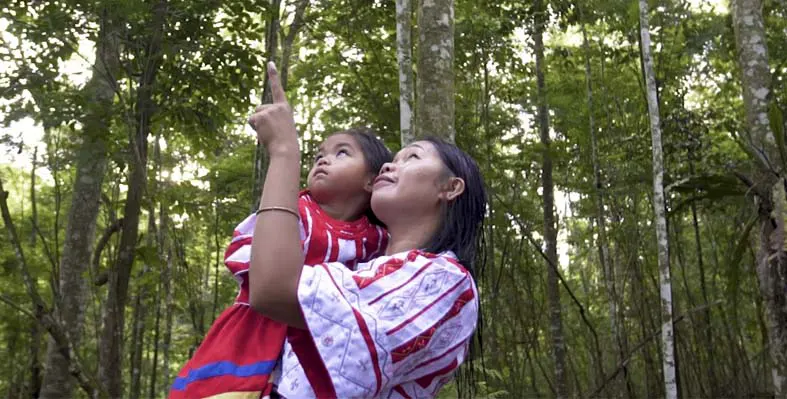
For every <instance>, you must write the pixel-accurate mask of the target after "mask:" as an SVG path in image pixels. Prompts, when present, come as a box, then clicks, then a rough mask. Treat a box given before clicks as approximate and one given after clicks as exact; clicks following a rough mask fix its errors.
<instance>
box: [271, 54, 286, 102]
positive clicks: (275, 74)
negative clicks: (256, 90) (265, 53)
mask: <svg viewBox="0 0 787 399" xmlns="http://www.w3.org/2000/svg"><path fill="white" fill-rule="evenodd" d="M268 82H270V85H271V96H272V97H273V103H274V104H275V103H286V102H287V96H286V95H285V94H284V89H283V88H282V87H281V78H279V71H278V70H276V64H274V63H273V61H271V62H269V63H268Z"/></svg>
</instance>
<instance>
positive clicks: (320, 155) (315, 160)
mask: <svg viewBox="0 0 787 399" xmlns="http://www.w3.org/2000/svg"><path fill="white" fill-rule="evenodd" d="M320 159H322V154H317V156H315V157H314V163H317V162H318V161H319V160H320Z"/></svg>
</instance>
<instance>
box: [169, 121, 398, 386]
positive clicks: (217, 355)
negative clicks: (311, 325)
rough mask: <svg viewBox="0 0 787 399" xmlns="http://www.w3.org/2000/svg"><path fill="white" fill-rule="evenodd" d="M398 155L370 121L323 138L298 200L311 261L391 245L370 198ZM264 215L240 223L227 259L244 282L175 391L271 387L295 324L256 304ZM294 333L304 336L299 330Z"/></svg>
mask: <svg viewBox="0 0 787 399" xmlns="http://www.w3.org/2000/svg"><path fill="white" fill-rule="evenodd" d="M392 158H393V157H392V155H391V152H390V151H389V150H388V149H387V148H386V147H385V145H383V143H382V142H380V140H378V139H377V138H376V137H375V136H374V135H373V133H372V131H371V130H370V129H363V128H356V129H350V130H345V131H341V132H338V133H335V134H333V135H331V136H330V137H328V138H327V139H326V140H325V141H324V142H323V143H322V144H321V145H320V147H319V152H318V154H317V157H316V158H315V161H314V165H313V166H312V169H311V170H310V171H309V176H308V182H307V186H308V189H306V190H304V191H302V192H301V194H300V196H299V200H298V208H299V209H298V211H299V214H300V222H301V223H300V230H301V244H302V246H303V252H304V256H305V262H304V263H305V264H307V265H313V264H320V263H323V262H333V261H338V262H344V263H346V264H349V265H351V266H354V265H355V264H356V263H358V262H364V261H367V260H369V259H372V258H374V257H375V256H376V255H378V254H381V253H383V252H384V251H385V246H386V244H387V241H388V235H387V232H386V231H385V229H383V228H382V227H380V226H378V225H375V224H373V223H372V222H371V221H370V220H369V219H370V217H371V218H372V219H373V220H375V221H376V219H375V218H374V216H373V214H372V213H371V210H370V208H369V201H370V198H371V192H372V185H373V181H374V178H375V177H376V176H377V172H378V171H379V170H380V168H381V167H382V165H383V164H384V163H386V162H390V161H391V160H392ZM367 215H368V216H367ZM256 219H257V215H256V214H252V215H250V216H249V217H247V218H246V219H245V220H244V221H242V222H241V223H240V224H239V225H238V226H237V227H236V228H235V231H234V232H233V238H232V242H231V243H230V244H229V246H228V248H227V250H226V252H225V254H224V263H225V264H226V266H227V268H228V269H229V270H230V272H232V274H233V275H234V276H235V278H236V279H237V280H238V282H239V284H240V293H239V294H238V296H237V298H236V299H235V304H234V305H233V306H232V307H230V308H229V309H227V310H225V311H224V312H223V313H222V314H221V315H220V316H219V317H218V318H217V319H216V321H215V322H214V323H213V326H211V328H210V330H209V331H208V334H207V335H206V337H205V340H204V341H203V342H202V344H201V345H200V346H199V348H197V351H196V353H194V356H192V358H191V359H190V360H189V361H188V362H187V363H186V365H185V366H183V369H182V370H181V371H180V373H178V377H177V378H176V379H175V382H174V383H173V385H172V388H171V390H170V393H169V397H170V398H171V399H178V398H204V397H209V396H213V395H219V394H224V395H221V397H222V398H230V397H232V398H236V397H237V398H261V397H264V396H266V395H268V394H270V391H271V389H272V386H271V384H270V383H269V380H270V374H271V372H272V371H273V369H274V367H275V366H276V363H277V361H278V358H279V355H280V353H281V350H282V347H283V344H284V340H285V337H286V336H287V330H288V327H287V325H285V324H282V323H279V322H276V321H273V320H271V319H268V318H267V317H265V316H263V315H261V314H259V313H257V312H256V311H255V310H254V309H252V308H251V307H250V306H249V304H248V298H249V281H248V269H249V263H248V262H249V251H250V249H251V240H252V233H253V231H254V224H255V222H256ZM290 330H295V329H290ZM290 335H291V336H293V337H294V338H295V339H297V335H298V334H297V332H293V331H291V334H290Z"/></svg>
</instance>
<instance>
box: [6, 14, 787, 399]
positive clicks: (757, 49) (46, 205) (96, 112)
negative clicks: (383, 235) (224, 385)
mask: <svg viewBox="0 0 787 399" xmlns="http://www.w3.org/2000/svg"><path fill="white" fill-rule="evenodd" d="M0 27H2V30H0V208H1V209H0V210H2V220H3V223H2V230H3V231H2V235H1V236H0V237H2V238H0V342H2V345H0V359H3V361H2V362H0V394H1V395H3V397H6V398H29V397H34V398H72V397H73V398H131V399H139V398H162V397H166V395H167V392H168V390H169V387H170V386H171V384H172V381H173V379H174V377H175V375H176V374H177V372H178V371H179V370H180V368H181V367H182V365H183V364H184V363H185V362H186V360H188V359H189V357H190V356H191V354H193V352H194V350H195V349H196V348H197V347H198V345H199V344H200V342H201V340H202V339H203V338H204V337H205V334H206V332H207V330H208V328H209V327H210V326H211V323H212V322H213V320H215V318H216V317H217V316H218V314H219V313H220V312H221V311H222V310H223V309H225V308H226V307H227V306H229V305H230V304H232V303H233V300H234V298H235V295H236V293H237V290H238V284H237V282H236V281H235V279H234V278H233V276H232V275H231V274H230V273H229V272H228V271H227V270H226V268H225V267H224V264H223V256H224V251H225V248H226V246H227V244H228V243H229V240H230V239H231V237H232V231H233V227H235V225H236V224H237V223H238V222H240V221H241V220H243V219H244V218H245V217H246V216H247V215H248V214H249V213H250V212H252V211H253V210H254V209H256V206H257V201H258V200H259V196H260V195H259V194H260V190H261V187H263V185H264V176H265V170H266V152H265V149H264V148H262V146H261V145H260V144H258V143H257V140H256V137H255V135H254V133H253V131H252V130H251V128H249V127H248V125H247V118H248V116H249V115H250V113H251V112H253V110H254V108H255V106H257V105H259V104H262V103H268V102H270V101H271V93H270V85H269V84H268V82H267V77H266V73H265V65H266V63H267V62H268V61H275V62H276V64H277V65H278V68H279V71H280V73H281V78H282V84H283V85H284V87H285V90H286V93H287V97H288V99H289V101H290V104H291V105H292V107H293V110H294V113H295V118H296V119H295V120H296V124H297V127H298V130H299V133H300V140H299V142H300V145H301V151H302V154H303V159H304V160H310V159H311V158H312V157H313V154H314V153H315V151H316V147H317V145H318V144H319V143H320V141H321V140H322V139H323V138H324V137H326V136H327V135H329V134H330V133H332V132H335V131H338V130H341V129H346V128H349V127H353V126H368V127H371V128H373V129H375V130H376V131H377V132H378V134H379V136H380V137H381V138H382V139H383V140H384V141H385V142H386V144H387V145H388V147H389V148H390V149H391V150H393V151H396V150H398V149H399V148H401V147H402V146H403V145H405V144H407V143H410V142H412V141H413V140H415V139H417V138H418V137H423V136H427V135H437V136H440V137H443V138H445V139H447V140H450V141H453V142H455V143H457V145H458V146H459V147H460V148H462V149H464V150H465V151H467V152H468V153H469V154H470V155H471V156H472V157H473V158H474V159H475V160H476V161H477V162H478V164H479V165H480V167H481V170H482V172H483V175H484V179H485V184H486V186H487V190H488V194H489V204H488V209H487V218H486V221H485V223H484V226H483V242H482V248H481V249H482V251H480V253H481V255H480V258H479V264H480V265H481V266H482V267H481V268H480V269H479V270H478V272H477V273H478V275H477V277H476V283H477V285H478V289H479V296H480V301H481V311H482V323H480V324H479V328H478V331H477V332H478V334H477V341H476V343H475V344H476V348H477V349H478V350H477V351H475V353H474V356H473V358H472V360H471V361H468V362H466V363H465V364H464V365H463V366H462V367H461V369H460V372H459V373H458V376H457V379H456V380H455V381H454V382H453V383H451V384H449V385H448V386H446V387H445V389H443V390H442V391H441V392H440V394H439V398H454V397H477V398H540V397H545V398H552V397H554V398H569V397H572V398H573V397H582V398H608V397H609V398H612V397H615V398H618V397H622V398H640V397H642V398H645V397H666V398H679V397H686V398H694V397H697V398H717V397H784V396H785V395H787V252H786V251H787V234H786V232H785V224H786V222H787V180H785V179H787V144H785V141H787V140H785V139H786V136H785V134H786V133H787V119H785V116H784V115H785V113H787V2H785V1H784V0H637V1H634V0H625V1H624V0H532V1H520V0H495V1H492V0H464V1H462V0H456V1H455V0H416V1H413V0H233V1H226V2H222V1H215V0H94V1H81V0H40V1H30V0H6V1H4V2H3V3H2V4H0ZM309 166H310V161H304V163H303V168H304V169H303V171H302V172H303V173H302V175H303V176H305V174H306V172H307V171H308V168H309ZM783 174H784V175H785V176H782V175H783Z"/></svg>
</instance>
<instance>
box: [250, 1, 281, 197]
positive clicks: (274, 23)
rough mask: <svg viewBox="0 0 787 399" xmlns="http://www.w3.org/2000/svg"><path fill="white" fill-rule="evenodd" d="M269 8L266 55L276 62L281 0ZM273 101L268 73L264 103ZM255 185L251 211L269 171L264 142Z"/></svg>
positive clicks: (257, 156)
mask: <svg viewBox="0 0 787 399" xmlns="http://www.w3.org/2000/svg"><path fill="white" fill-rule="evenodd" d="M269 7H270V8H269V9H268V22H267V28H266V32H267V33H266V35H265V55H266V57H267V58H268V61H272V62H276V50H277V48H278V43H279V25H280V21H279V12H280V8H281V0H272V1H271V4H270V6H269ZM272 102H273V98H272V96H271V88H270V83H269V82H268V74H267V73H266V74H265V76H264V77H263V79H262V104H270V103H272ZM254 154H255V155H254V186H253V187H252V189H251V211H252V212H254V211H255V210H257V208H259V207H260V197H261V193H262V186H263V185H265V174H267V173H268V153H267V151H266V150H265V147H264V146H263V145H262V143H260V142H257V149H256V151H255V153H254Z"/></svg>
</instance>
